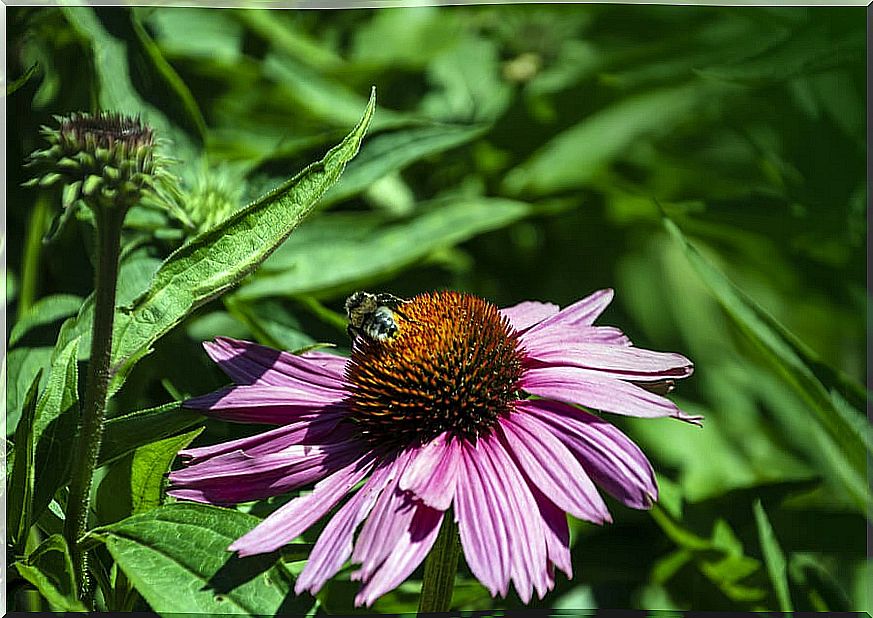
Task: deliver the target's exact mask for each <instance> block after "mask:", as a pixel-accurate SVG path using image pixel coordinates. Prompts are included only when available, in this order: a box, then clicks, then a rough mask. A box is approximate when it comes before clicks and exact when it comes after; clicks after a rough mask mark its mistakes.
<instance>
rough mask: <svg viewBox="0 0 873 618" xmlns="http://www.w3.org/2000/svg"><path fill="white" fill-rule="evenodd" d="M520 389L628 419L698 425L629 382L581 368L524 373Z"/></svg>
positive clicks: (670, 404) (695, 418) (696, 420)
mask: <svg viewBox="0 0 873 618" xmlns="http://www.w3.org/2000/svg"><path fill="white" fill-rule="evenodd" d="M522 388H524V390H526V391H528V392H529V393H532V394H534V395H538V396H540V397H545V398H547V399H556V400H558V401H564V402H566V403H576V404H579V405H583V406H587V407H590V408H595V409H597V410H603V411H604V412H612V413H614V414H626V415H629V416H641V417H645V418H658V417H664V416H672V417H674V418H678V419H680V420H683V421H686V422H689V423H693V424H698V425H699V424H700V418H701V417H699V416H690V415H688V414H685V413H684V412H682V411H681V410H680V409H679V408H678V407H676V404H674V403H673V402H672V401H670V400H669V399H666V398H664V397H661V396H659V395H656V394H654V393H651V392H649V391H647V390H645V389H643V388H640V387H639V386H635V385H633V384H631V383H630V382H624V381H623V380H617V379H614V378H609V377H606V376H604V375H603V374H602V373H599V372H597V371H592V370H589V369H582V368H580V367H535V368H531V369H528V370H526V371H525V372H524V376H523V377H522Z"/></svg>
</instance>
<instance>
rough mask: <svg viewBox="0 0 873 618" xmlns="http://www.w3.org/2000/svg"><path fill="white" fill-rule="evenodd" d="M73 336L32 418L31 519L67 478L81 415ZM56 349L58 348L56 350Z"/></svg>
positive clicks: (76, 343) (56, 362) (60, 354)
mask: <svg viewBox="0 0 873 618" xmlns="http://www.w3.org/2000/svg"><path fill="white" fill-rule="evenodd" d="M78 346H79V340H78V338H76V339H74V340H73V341H71V342H70V343H68V344H67V345H66V346H65V347H64V348H63V349H61V350H60V351H58V353H57V356H56V357H55V358H54V359H53V360H52V366H51V373H50V374H49V378H48V382H47V383H46V387H45V391H44V392H43V394H42V397H40V399H39V403H38V404H37V406H36V412H35V415H34V420H33V440H34V445H35V454H34V477H35V478H36V479H37V480H38V482H37V483H35V485H34V492H33V512H32V518H33V519H32V520H33V521H36V520H37V519H39V517H40V515H42V512H43V511H44V510H45V508H46V507H47V506H48V504H49V502H51V499H52V498H53V497H54V495H55V492H56V491H57V490H58V488H59V487H61V485H63V484H64V482H65V481H66V480H67V474H68V469H69V465H70V458H71V454H72V445H73V440H74V439H75V435H76V426H77V424H78V419H79V391H78V378H79V375H78V366H77V364H76V363H77V361H76V352H77V350H78ZM56 351H57V350H56Z"/></svg>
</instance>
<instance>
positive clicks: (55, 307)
mask: <svg viewBox="0 0 873 618" xmlns="http://www.w3.org/2000/svg"><path fill="white" fill-rule="evenodd" d="M81 306H82V298H81V297H79V296H75V295H73V294H55V295H53V296H46V297H45V298H41V299H39V301H37V302H36V304H34V305H33V306H31V307H30V309H28V310H27V313H26V314H24V315H23V316H22V317H21V319H19V320H18V321H17V322H16V323H15V326H14V327H13V328H12V332H10V333H9V347H13V346H14V345H15V344H17V343H18V342H19V341H21V338H22V337H24V336H25V335H26V334H27V333H28V332H30V331H31V330H33V329H34V328H36V327H38V326H43V325H45V324H51V323H52V322H55V321H57V320H60V319H61V318H66V317H69V316H71V315H75V314H76V312H78V311H79V309H80V308H81Z"/></svg>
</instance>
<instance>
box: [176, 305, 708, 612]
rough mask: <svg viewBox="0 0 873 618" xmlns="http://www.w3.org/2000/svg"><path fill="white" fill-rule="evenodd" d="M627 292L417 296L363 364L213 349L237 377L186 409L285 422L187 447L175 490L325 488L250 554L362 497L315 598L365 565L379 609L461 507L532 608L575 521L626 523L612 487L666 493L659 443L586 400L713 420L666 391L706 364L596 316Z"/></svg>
mask: <svg viewBox="0 0 873 618" xmlns="http://www.w3.org/2000/svg"><path fill="white" fill-rule="evenodd" d="M612 295H613V293H612V290H601V291H598V292H595V293H594V294H592V295H590V296H589V297H587V298H585V299H583V300H580V301H579V302H577V303H575V304H573V305H571V306H569V307H567V308H565V309H563V310H559V308H558V307H557V306H556V305H554V304H551V303H540V302H530V301H529V302H523V303H521V304H519V305H516V306H514V307H509V308H507V309H502V310H501V309H498V308H497V307H495V306H494V305H492V304H491V303H489V302H487V301H485V300H482V299H480V298H477V297H475V296H471V295H468V294H463V293H459V292H433V293H425V294H421V295H419V296H416V297H415V298H413V299H412V300H411V301H410V302H408V303H406V304H404V305H403V308H402V317H398V322H399V332H398V333H397V334H396V335H395V336H394V337H393V338H391V339H389V340H387V341H384V342H377V341H371V340H369V339H367V338H365V337H359V338H358V339H357V340H356V342H355V345H354V346H353V350H352V354H351V358H349V359H346V358H342V357H339V356H335V355H331V354H327V353H324V352H318V351H313V352H308V353H305V354H302V355H299V356H296V355H292V354H288V353H285V352H279V351H276V350H273V349H270V348H267V347H263V346H260V345H256V344H254V343H249V342H245V341H237V340H233V339H227V338H219V339H217V340H216V341H215V342H213V343H206V344H205V347H206V351H207V353H208V354H209V355H210V357H211V358H212V359H213V360H214V361H215V362H217V363H218V364H219V365H220V366H221V367H222V369H223V370H224V371H225V372H226V373H227V374H228V376H229V377H230V378H231V379H232V380H233V381H234V385H233V386H229V387H226V388H223V389H221V390H218V391H216V392H214V393H212V394H209V395H205V396H203V397H198V398H196V399H192V400H190V401H188V402H187V404H186V405H187V406H188V407H192V408H196V409H201V410H207V411H208V412H209V414H210V415H211V416H214V417H216V418H221V419H225V420H228V421H236V422H252V423H265V424H272V425H278V427H276V428H275V429H272V430H270V431H266V432H264V433H261V434H258V435H255V436H252V437H248V438H242V439H239V440H234V441H232V442H227V443H225V444H219V445H216V446H210V447H203V448H193V449H189V450H186V451H182V453H181V455H182V457H183V458H184V459H185V460H186V467H185V468H183V469H181V470H179V471H176V472H174V473H172V474H171V476H170V479H171V482H172V489H171V490H170V492H169V493H170V494H171V495H173V496H175V497H177V498H181V499H186V500H196V501H199V502H209V503H213V504H233V503H238V502H246V501H250V500H259V499H263V498H267V497H270V496H276V495H279V494H283V493H286V492H289V491H292V490H294V489H298V488H301V487H304V486H307V485H310V484H312V483H315V488H314V490H313V491H312V492H311V493H307V494H304V495H301V496H300V497H298V498H295V499H293V500H291V501H290V502H288V503H287V504H285V505H284V506H282V507H280V508H279V509H277V510H276V511H275V512H274V513H272V514H271V515H270V516H268V517H267V518H266V519H265V520H264V521H263V522H261V523H260V524H259V525H258V526H257V527H255V528H254V529H253V530H252V531H251V532H249V533H248V534H246V535H244V536H243V537H241V538H239V539H237V540H236V541H234V542H233V544H231V545H230V547H229V549H230V550H232V551H236V552H238V553H239V555H241V556H247V555H251V554H260V553H264V552H270V551H273V550H276V549H278V548H279V547H281V546H283V545H285V544H286V543H289V542H290V541H291V540H292V539H294V538H296V537H297V536H299V535H300V534H301V533H303V532H304V531H305V530H306V529H307V528H309V527H310V526H311V525H313V524H314V523H315V522H316V521H318V520H319V519H321V518H322V517H323V516H324V515H325V514H327V513H328V511H330V510H331V509H333V508H334V507H335V506H336V505H337V504H339V503H340V502H341V501H342V500H343V499H344V498H348V499H347V500H346V501H345V503H344V504H343V505H342V506H341V507H340V508H339V509H338V510H337V511H336V513H335V514H334V515H333V517H332V518H331V519H330V521H329V522H328V523H327V525H326V526H325V528H324V530H323V531H322V533H321V535H320V536H319V538H318V541H317V542H316V544H315V546H314V547H313V549H312V552H311V554H310V556H309V560H308V562H307V564H306V566H305V568H304V569H303V571H302V572H301V573H300V576H299V577H298V579H297V584H296V591H297V593H298V594H299V593H301V592H303V591H306V590H308V591H311V592H313V593H314V592H316V591H317V590H319V589H320V588H321V587H322V586H323V585H324V583H325V582H326V581H327V580H328V579H329V578H330V577H332V576H333V575H334V574H336V573H337V571H338V570H339V569H340V568H342V566H343V565H344V564H345V563H346V561H348V560H349V559H351V560H352V562H354V563H356V564H359V565H360V569H359V570H357V571H356V572H354V573H353V574H352V577H353V578H354V579H357V580H360V581H361V582H362V587H361V589H360V592H359V593H358V596H357V597H356V599H355V602H356V604H358V605H361V604H364V605H371V604H372V603H373V601H375V600H376V599H377V598H378V597H379V596H381V595H383V594H385V593H386V592H388V591H389V590H391V589H393V588H395V587H396V586H398V585H399V584H400V583H401V582H403V581H404V580H405V579H406V578H407V577H408V576H409V575H410V574H411V573H412V572H413V571H414V570H415V568H416V567H417V566H418V565H419V564H421V562H422V560H423V559H424V558H425V556H426V555H427V554H428V551H429V550H430V549H431V547H432V546H433V544H434V540H435V539H436V536H437V533H438V531H439V529H440V526H441V524H442V520H443V518H444V517H445V516H446V513H447V512H448V513H449V516H450V517H453V518H454V520H455V521H456V522H457V526H458V531H459V534H460V541H461V547H462V549H463V553H464V556H465V559H466V561H467V564H468V566H469V568H470V570H471V571H472V573H473V574H474V575H475V576H476V577H477V578H478V579H479V580H480V581H481V582H482V583H483V584H484V585H485V586H486V587H487V588H488V590H489V591H490V592H491V594H492V595H497V594H499V595H501V596H505V595H506V594H507V592H508V588H509V582H510V580H511V581H512V582H513V583H514V585H515V589H516V591H517V592H518V595H519V597H520V598H521V599H522V600H523V601H524V602H528V601H529V600H530V598H531V596H532V594H533V591H536V592H537V594H538V595H539V596H540V598H542V596H543V595H544V594H545V593H546V592H547V591H548V590H550V589H551V588H552V586H553V585H554V568H555V567H557V568H559V569H561V570H562V571H564V572H565V573H566V574H567V575H568V576H572V565H571V564H570V550H569V529H568V525H567V517H566V515H567V514H570V515H573V516H574V517H577V518H579V519H584V520H587V521H590V522H594V523H598V524H599V523H603V522H608V521H610V515H609V512H608V510H607V508H606V505H605V504H604V502H603V499H602V498H601V496H600V494H599V493H598V491H597V489H596V487H595V485H599V486H600V487H601V488H602V489H604V490H606V491H607V492H608V493H610V494H611V495H613V496H614V497H615V498H616V499H618V500H619V501H620V502H622V503H624V504H626V505H628V506H630V507H633V508H639V509H642V508H647V507H649V506H650V505H651V504H652V501H653V500H655V499H657V491H658V490H657V486H656V484H655V478H654V473H653V471H652V467H651V465H650V464H649V462H648V460H647V459H646V457H645V455H644V454H643V453H642V451H640V449H639V448H638V447H637V446H636V445H635V444H634V443H633V442H631V440H629V439H628V438H627V437H626V436H625V435H624V434H623V433H621V432H620V431H619V430H618V429H616V428H615V427H613V426H612V425H610V424H609V423H607V422H606V421H605V420H603V419H602V418H601V417H600V416H597V415H595V414H592V413H590V412H586V411H585V410H582V409H580V408H579V407H576V406H585V407H587V408H593V409H597V410H602V411H604V412H613V413H616V414H626V415H632V416H642V417H663V416H672V417H675V418H679V419H682V420H684V421H689V422H698V421H699V417H691V416H687V415H685V414H684V413H683V412H681V411H680V410H679V409H678V408H677V407H676V405H674V404H673V403H672V402H671V401H669V400H668V399H666V398H664V397H662V396H661V395H660V394H658V392H659V391H660V392H663V391H664V390H666V388H668V387H669V386H670V385H672V381H673V380H674V379H677V378H684V377H687V376H688V375H690V374H691V372H692V369H693V367H692V364H691V362H690V361H689V360H688V359H687V358H685V357H684V356H681V355H679V354H668V353H662V352H653V351H650V350H642V349H639V348H635V347H633V346H632V345H631V342H630V341H629V340H628V338H627V337H626V336H625V335H623V334H622V333H621V331H619V330H618V329H616V328H611V327H603V326H594V325H593V323H594V320H595V319H596V318H597V317H598V316H599V315H600V313H602V312H603V310H604V309H605V308H606V306H607V305H608V304H609V302H610V301H611V300H612ZM362 481H363V483H362ZM359 483H362V484H361V485H360V487H359V488H358V489H357V491H354V488H355V487H356V486H358V484H359ZM450 509H451V510H450ZM359 527H360V531H359V532H357V537H356V538H355V533H356V531H358V528H359Z"/></svg>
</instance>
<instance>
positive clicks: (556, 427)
mask: <svg viewBox="0 0 873 618" xmlns="http://www.w3.org/2000/svg"><path fill="white" fill-rule="evenodd" d="M518 408H519V410H520V411H523V412H524V413H526V414H527V415H529V416H530V417H531V418H534V419H538V420H539V421H541V422H542V423H545V425H546V429H545V431H549V432H551V433H553V434H555V435H556V436H557V437H558V438H559V439H560V440H561V441H562V442H563V443H564V444H566V445H567V447H568V448H569V449H570V450H571V451H573V452H574V453H575V454H576V456H577V457H578V458H579V461H580V462H581V464H582V467H584V468H585V469H586V470H587V471H588V473H589V474H590V475H591V478H592V479H594V482H595V483H597V484H598V485H600V486H601V487H603V489H605V490H606V491H608V492H609V493H610V494H612V495H613V496H615V497H616V498H617V499H618V500H620V501H621V502H622V503H624V504H625V505H627V506H630V507H632V508H637V509H645V508H649V507H650V506H651V504H652V501H653V500H655V499H657V496H658V487H657V485H656V484H655V473H654V471H653V470H652V465H651V464H650V463H649V460H648V459H646V456H645V455H644V454H643V452H642V451H641V450H640V448H639V447H638V446H637V445H636V444H634V443H633V442H632V441H631V440H630V438H628V437H627V436H625V435H624V434H623V433H622V432H621V431H619V429H618V428H617V427H615V426H614V425H611V424H610V423H608V422H606V421H605V420H604V419H602V418H600V417H598V416H595V415H594V414H589V413H588V412H585V411H583V410H579V409H577V408H572V407H570V406H568V405H566V404H563V403H560V402H557V401H546V400H538V401H527V402H523V403H522V404H520V405H519V406H518Z"/></svg>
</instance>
